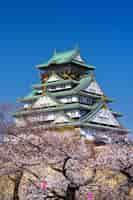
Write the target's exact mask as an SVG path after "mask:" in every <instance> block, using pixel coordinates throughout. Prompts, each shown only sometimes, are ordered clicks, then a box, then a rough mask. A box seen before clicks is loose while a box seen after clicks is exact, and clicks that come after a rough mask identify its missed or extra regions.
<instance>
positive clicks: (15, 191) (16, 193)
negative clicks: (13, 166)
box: [13, 172, 23, 200]
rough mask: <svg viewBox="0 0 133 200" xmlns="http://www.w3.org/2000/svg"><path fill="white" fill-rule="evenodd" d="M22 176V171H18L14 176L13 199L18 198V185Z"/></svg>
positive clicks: (16, 199)
mask: <svg viewBox="0 0 133 200" xmlns="http://www.w3.org/2000/svg"><path fill="white" fill-rule="evenodd" d="M22 176H23V172H18V173H17V174H16V176H15V181H14V191H13V200H19V185H20V182H21V178H22Z"/></svg>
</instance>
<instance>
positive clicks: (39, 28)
mask: <svg viewBox="0 0 133 200" xmlns="http://www.w3.org/2000/svg"><path fill="white" fill-rule="evenodd" d="M132 10H133V5H132V1H128V0H127V1H114V0H112V1H107V0H106V1H102V0H101V1H99V0H98V1H89V0H84V1H78V0H73V1H70V0H67V1H65V0H56V1H54V0H53V1H52V0H51V1H45V0H38V1H34V0H32V1H30V0H29V1H26V0H23V1H14V0H12V1H6V0H5V1H2V2H1V3H0V86H1V87H0V88H1V95H0V102H1V103H3V102H4V103H5V102H7V103H15V101H16V98H18V97H20V96H24V95H26V94H27V93H29V91H30V89H31V85H32V84H33V83H37V82H38V81H39V73H38V71H37V69H35V67H34V66H35V65H36V64H39V63H41V62H43V61H45V60H47V59H48V58H49V57H50V56H51V54H52V53H53V49H54V48H57V50H65V49H70V48H73V47H74V46H75V45H76V44H79V46H80V49H81V55H82V56H83V57H84V58H85V59H86V61H87V62H88V63H90V64H93V65H95V66H96V76H97V80H98V82H99V83H100V85H101V87H102V89H103V90H104V92H105V94H106V95H108V96H109V97H111V98H114V99H116V102H115V103H114V105H111V106H112V108H114V110H115V111H121V112H122V113H124V117H123V119H122V120H121V121H122V122H123V123H124V125H125V126H126V127H128V128H131V129H133V105H132V102H133V12H132Z"/></svg>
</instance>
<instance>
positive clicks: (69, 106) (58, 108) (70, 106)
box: [13, 103, 94, 117]
mask: <svg viewBox="0 0 133 200" xmlns="http://www.w3.org/2000/svg"><path fill="white" fill-rule="evenodd" d="M72 109H85V110H91V109H94V105H93V106H92V105H84V104H80V103H70V104H61V105H57V106H53V107H45V108H40V109H31V110H30V109H29V110H24V109H23V110H20V111H17V112H15V113H13V116H14V117H17V116H22V115H27V114H32V113H40V112H53V111H63V110H72Z"/></svg>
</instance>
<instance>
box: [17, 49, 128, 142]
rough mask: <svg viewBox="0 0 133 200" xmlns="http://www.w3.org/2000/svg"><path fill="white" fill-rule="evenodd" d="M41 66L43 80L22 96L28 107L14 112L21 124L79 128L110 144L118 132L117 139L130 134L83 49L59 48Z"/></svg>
mask: <svg viewBox="0 0 133 200" xmlns="http://www.w3.org/2000/svg"><path fill="white" fill-rule="evenodd" d="M37 68H38V70H39V71H40V83H38V84H34V85H32V91H31V93H30V94H29V95H28V96H25V97H23V98H20V99H19V101H20V102H21V103H23V104H24V106H23V108H22V109H20V110H18V111H17V112H15V113H14V117H15V119H16V123H17V125H18V126H23V125H24V123H25V119H28V120H29V121H30V122H31V123H33V125H35V126H38V125H42V126H44V127H46V128H47V129H48V128H50V127H56V128H57V129H58V130H61V128H63V129H64V130H67V129H69V128H72V129H76V130H77V129H78V130H79V132H80V134H81V135H82V136H84V137H86V138H88V139H90V138H93V139H94V138H100V139H101V140H103V141H104V142H105V143H106V142H107V143H110V142H111V141H112V135H114V134H115V137H116V138H117V137H123V136H126V135H127V132H128V131H127V129H125V128H124V127H123V126H122V125H121V124H120V122H119V120H118V117H120V116H121V115H122V114H121V113H119V112H114V111H112V109H110V107H109V103H111V102H112V100H111V99H110V98H108V97H107V96H105V94H104V93H103V91H102V89H101V88H100V86H99V84H98V83H97V81H96V77H95V74H94V71H95V67H94V66H92V65H89V64H86V63H85V61H84V60H83V59H82V58H81V56H80V49H79V48H74V49H72V50H68V51H64V52H56V51H55V52H54V55H53V56H52V57H51V58H50V59H49V60H48V61H47V62H45V63H42V64H39V65H37Z"/></svg>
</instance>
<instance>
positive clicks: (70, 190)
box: [65, 184, 79, 200]
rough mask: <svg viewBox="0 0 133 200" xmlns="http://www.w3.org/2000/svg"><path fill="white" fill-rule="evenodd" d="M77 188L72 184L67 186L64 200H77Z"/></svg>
mask: <svg viewBox="0 0 133 200" xmlns="http://www.w3.org/2000/svg"><path fill="white" fill-rule="evenodd" d="M78 191H79V187H77V186H76V185H74V184H69V185H68V187H67V191H66V197H65V200H78V196H79V194H78Z"/></svg>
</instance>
